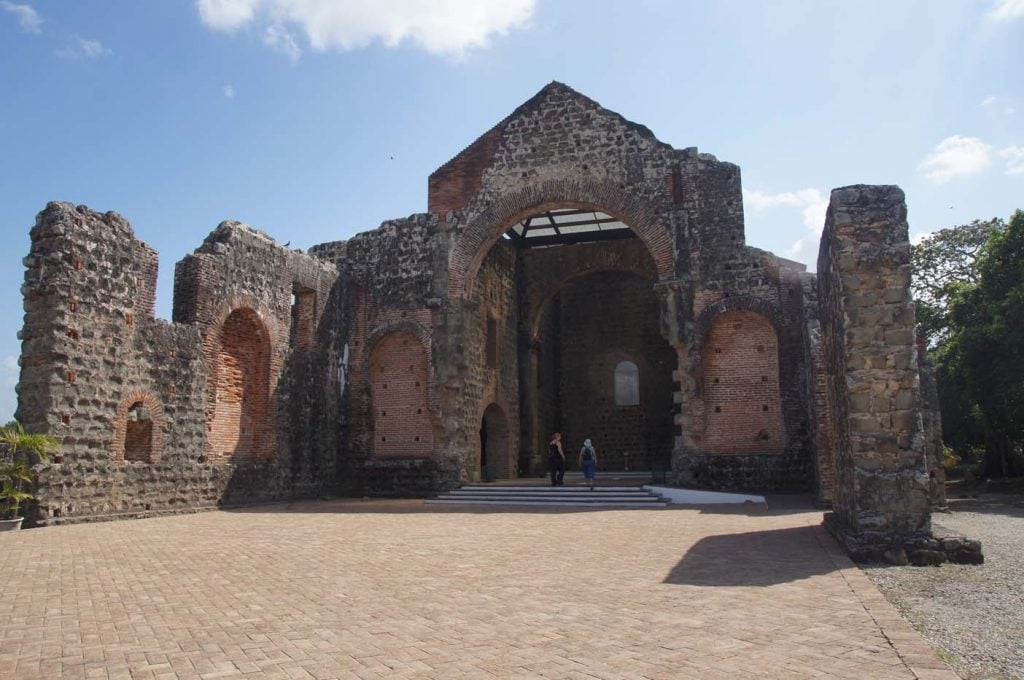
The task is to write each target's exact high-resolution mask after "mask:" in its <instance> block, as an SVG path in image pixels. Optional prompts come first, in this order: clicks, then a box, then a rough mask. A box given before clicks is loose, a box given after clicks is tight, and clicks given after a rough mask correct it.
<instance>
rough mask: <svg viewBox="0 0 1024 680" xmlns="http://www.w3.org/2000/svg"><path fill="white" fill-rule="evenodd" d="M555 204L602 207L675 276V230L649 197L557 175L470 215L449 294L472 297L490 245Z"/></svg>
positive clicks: (451, 267)
mask: <svg viewBox="0 0 1024 680" xmlns="http://www.w3.org/2000/svg"><path fill="white" fill-rule="evenodd" d="M554 208H583V209H587V210H600V211H601V212H604V213H607V214H609V215H611V216H613V217H615V218H617V219H618V220H619V221H621V222H622V223H623V224H625V225H627V226H629V227H630V228H631V229H632V230H633V231H634V232H635V233H636V234H637V236H639V237H640V239H641V240H642V241H643V242H644V245H646V246H647V249H648V250H649V251H650V253H651V257H653V258H654V264H655V268H656V269H657V272H658V279H659V280H669V279H671V278H672V277H673V275H674V267H673V258H672V256H673V242H672V235H671V233H670V231H669V229H668V227H667V226H666V225H665V223H664V221H663V220H662V219H661V217H660V216H659V215H658V214H657V211H656V210H654V209H652V207H651V204H650V202H649V201H648V200H645V199H643V198H641V197H640V196H639V195H637V194H635V193H632V192H628V191H626V190H625V189H624V188H622V186H621V185H619V184H615V183H611V182H602V181H597V180H590V179H582V178H577V179H571V180H569V179H559V180H548V181H545V182H540V183H537V184H531V185H529V186H526V187H524V188H522V189H520V190H518V191H512V192H509V193H507V194H505V195H503V196H502V197H501V198H499V199H498V200H496V201H494V202H493V203H491V204H490V205H488V206H487V207H486V208H485V209H484V210H483V211H482V212H480V213H479V214H477V215H476V216H475V217H473V218H472V219H471V220H470V222H469V223H468V224H467V225H466V227H465V229H464V230H463V232H462V234H461V235H460V236H459V239H458V242H457V243H456V245H455V248H454V249H453V250H452V254H451V259H450V260H449V264H448V295H449V296H450V297H451V298H460V297H468V295H469V294H470V292H472V289H473V284H474V281H475V280H476V274H477V271H478V270H479V269H480V265H481V264H482V263H483V260H484V257H486V255H487V253H488V251H490V249H491V246H493V245H494V243H495V242H496V241H497V240H498V239H499V238H501V237H502V235H503V234H504V233H505V232H506V231H508V229H509V228H510V227H511V226H512V225H513V224H515V223H516V222H518V221H520V220H523V219H525V218H526V217H529V216H530V215H533V214H535V213H538V212H542V211H544V210H551V209H554Z"/></svg>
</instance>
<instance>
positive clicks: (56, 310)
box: [17, 83, 939, 554]
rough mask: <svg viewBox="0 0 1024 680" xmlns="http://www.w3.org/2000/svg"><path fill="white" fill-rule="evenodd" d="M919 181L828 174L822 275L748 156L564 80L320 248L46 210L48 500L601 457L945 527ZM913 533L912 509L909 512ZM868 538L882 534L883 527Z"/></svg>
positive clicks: (32, 257) (44, 490) (55, 508)
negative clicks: (922, 286)
mask: <svg viewBox="0 0 1024 680" xmlns="http://www.w3.org/2000/svg"><path fill="white" fill-rule="evenodd" d="M909 255H910V246H909V242H908V239H907V223H906V208H905V203H904V200H903V195H902V192H901V191H900V190H899V189H898V188H896V187H890V186H863V185H858V186H853V187H845V188H842V189H837V190H835V191H833V193H832V202H831V204H830V207H829V211H828V216H827V220H826V224H825V230H824V234H823V237H822V243H821V253H820V256H819V261H818V264H817V273H816V274H813V273H808V272H807V271H806V267H804V266H803V265H800V264H798V263H795V262H791V261H788V260H785V259H783V258H780V257H777V256H775V255H773V254H771V253H768V252H765V251H762V250H759V249H757V248H753V247H751V246H748V245H746V242H745V233H744V221H743V200H742V193H741V183H740V172H739V168H738V167H737V166H735V165H733V164H731V163H727V162H723V161H719V160H717V159H716V158H715V157H714V156H711V155H709V154H706V153H700V152H698V150H697V149H695V148H689V149H683V150H678V149H674V148H672V147H670V146H669V145H667V144H664V143H662V142H660V141H658V140H657V139H656V138H655V137H654V135H653V134H652V133H651V132H650V131H649V130H648V129H647V128H645V127H643V126H641V125H637V124H635V123H632V122H630V121H627V120H625V119H624V118H622V117H621V116H619V115H618V114H616V113H613V112H611V111H608V110H606V109H603V108H602V107H601V106H599V105H598V104H597V103H595V102H594V101H592V100H590V99H588V98H586V97H585V96H583V95H581V94H579V93H577V92H575V91H574V90H572V89H571V88H569V87H567V86H565V85H562V84H560V83H552V84H550V85H548V86H547V87H545V88H544V89H542V90H541V91H540V92H539V93H538V94H537V95H536V96H534V97H533V98H532V99H530V100H529V101H527V102H526V103H524V104H523V105H522V106H520V107H519V108H518V109H516V110H515V111H514V112H513V113H512V114H511V115H509V116H508V117H507V118H506V119H504V120H503V121H501V122H500V123H498V124H497V125H496V126H495V127H493V128H492V129H491V130H489V131H488V132H486V133H485V134H484V135H482V136H481V137H479V138H478V139H477V140H476V141H474V142H473V143H472V144H470V145H469V146H468V147H467V148H466V149H464V150H463V151H462V152H461V153H459V154H458V155H456V156H455V157H454V158H453V159H452V160H450V161H449V162H448V163H446V164H444V165H443V166H442V167H441V168H439V169H438V170H437V171H435V172H434V173H433V174H432V175H431V176H430V178H429V182H428V206H427V212H426V213H423V214H417V215H412V216H410V217H407V218H403V219H396V220H391V221H388V222H385V223H384V224H382V225H381V226H380V227H378V228H377V229H374V230H372V231H367V232H364V233H360V234H357V235H356V236H353V237H351V238H349V239H348V240H345V241H337V242H331V243H324V244H321V245H318V246H314V247H313V248H311V249H310V250H309V251H308V252H305V253H304V252H301V251H296V250H290V249H288V248H286V247H284V246H281V245H279V244H277V243H276V242H275V241H274V240H273V239H271V238H270V237H268V236H267V235H265V234H263V233H261V232H259V231H256V230H254V229H252V228H250V227H248V226H247V225H243V224H239V223H236V222H224V223H222V224H221V225H219V226H218V227H217V228H216V229H215V230H214V231H213V232H212V233H211V234H210V235H209V236H208V237H207V238H206V240H205V241H204V242H203V244H202V245H201V246H200V247H199V248H198V249H197V250H196V251H195V252H194V253H192V254H190V255H187V256H186V257H185V258H184V259H183V260H181V261H180V262H178V264H177V266H176V268H175V287H174V304H173V317H172V321H171V322H167V321H163V320H160V319H156V318H155V317H154V300H155V286H156V271H157V254H156V252H155V251H153V250H152V249H151V248H149V247H148V246H147V245H146V244H145V243H143V242H142V241H140V240H138V239H136V238H135V235H134V232H133V230H132V228H131V227H130V225H129V224H128V222H127V221H126V220H125V219H124V218H122V217H121V216H119V215H117V214H116V213H110V212H108V213H105V214H101V213H97V212H94V211H92V210H90V209H88V208H86V207H84V206H78V207H76V206H73V205H71V204H67V203H51V204H49V205H48V206H47V207H46V209H45V210H44V211H43V212H41V213H40V214H39V216H38V218H37V222H36V225H35V227H34V228H33V230H32V247H31V251H30V253H29V255H28V257H27V258H26V260H25V264H26V267H27V272H26V276H25V285H24V287H23V293H24V296H25V311H26V313H25V324H24V328H23V330H22V335H21V337H22V341H23V352H22V359H21V379H20V382H19V385H18V393H19V407H18V412H17V418H18V419H19V420H20V421H21V422H22V423H24V424H25V426H26V427H27V428H28V429H29V430H30V431H37V432H48V433H50V434H53V435H55V436H57V437H59V438H60V439H61V441H62V448H61V452H60V455H59V456H58V457H57V458H56V459H55V461H54V462H53V463H52V464H51V465H49V466H48V467H47V468H46V469H45V470H44V471H43V473H42V475H41V478H40V485H39V493H38V496H39V503H38V521H40V522H41V523H59V522H64V521H83V520H90V519H105V518H113V517H121V516H139V515H148V514H159V513H165V512H181V511H191V510H195V509H201V508H208V507H216V506H218V505H230V504H240V503H250V502H261V501H271V500H282V499H289V498H301V497H318V496H324V495H349V494H359V495H427V494H431V493H434V492H437V491H440V490H444V489H449V488H453V487H456V486H458V485H460V484H462V483H466V482H469V481H480V480H488V479H496V478H514V477H521V476H536V475H538V474H542V473H543V471H544V469H545V466H546V455H547V441H548V439H549V437H550V435H551V433H552V432H554V431H561V432H562V433H563V434H564V438H565V440H566V442H567V448H568V450H569V453H570V455H569V458H570V460H572V459H573V458H574V453H575V450H578V448H579V445H580V443H581V442H582V440H583V439H584V438H585V437H590V438H591V439H593V440H594V441H595V442H596V444H597V446H598V447H599V451H600V452H601V461H602V468H603V469H606V470H624V469H633V470H654V471H655V472H656V473H660V472H664V474H665V475H666V477H667V478H668V480H669V481H670V482H674V483H677V484H681V485H687V486H692V487H698V488H709V489H722V490H750V489H756V490H762V491H810V492H813V493H814V494H815V495H816V497H817V498H818V499H819V500H820V501H821V502H822V503H830V504H831V505H832V506H833V508H834V513H833V517H834V520H833V521H832V524H833V525H834V529H835V531H836V532H837V534H838V535H841V536H846V537H849V540H848V548H850V549H851V551H855V550H858V549H862V547H861V548H858V547H857V546H863V545H868V546H869V547H868V548H863V550H873V549H874V548H872V547H870V546H876V547H877V546H879V545H888V544H889V543H892V541H894V540H895V541H897V542H900V541H903V542H904V543H906V542H907V541H910V543H913V541H914V540H918V539H920V538H921V537H925V538H927V537H928V536H930V525H929V507H930V505H931V504H934V503H935V502H937V501H939V499H938V498H937V494H936V492H935V488H936V485H935V484H934V482H933V477H934V472H935V470H936V464H935V461H936V460H937V456H938V453H937V452H936V451H933V450H932V449H934V448H935V447H934V443H932V442H934V437H930V436H929V434H930V433H929V432H928V431H926V428H925V423H931V424H932V425H931V427H934V423H936V422H937V419H936V418H934V417H931V416H933V415H934V414H933V410H932V409H930V408H929V407H928V405H927V400H923V399H922V394H921V390H920V373H919V365H918V352H917V347H916V344H915V342H914V314H913V303H912V300H911V298H910V293H909V283H910V268H909V266H910V265H909ZM893 537H897V538H893ZM865 554H866V553H865Z"/></svg>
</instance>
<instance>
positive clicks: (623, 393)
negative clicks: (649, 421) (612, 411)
mask: <svg viewBox="0 0 1024 680" xmlns="http://www.w3.org/2000/svg"><path fill="white" fill-rule="evenodd" d="M639 404H640V369H638V368H637V366H636V364H634V363H633V362H632V361H620V362H619V364H618V365H617V366H616V367H615V405H616V406H638V405H639Z"/></svg>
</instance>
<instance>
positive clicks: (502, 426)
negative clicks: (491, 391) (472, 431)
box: [479, 403, 516, 480]
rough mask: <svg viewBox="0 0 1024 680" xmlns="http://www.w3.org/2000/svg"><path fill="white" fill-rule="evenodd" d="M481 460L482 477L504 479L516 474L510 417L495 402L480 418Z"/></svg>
mask: <svg viewBox="0 0 1024 680" xmlns="http://www.w3.org/2000/svg"><path fill="white" fill-rule="evenodd" d="M479 461H480V477H481V479H485V480H488V479H503V478H509V477H514V476H515V475H516V461H515V458H514V457H513V454H512V441H511V437H510V435H509V427H508V417H507V416H506V415H505V411H504V410H502V408H501V407H500V406H498V405H497V404H494V403H492V404H491V405H490V406H488V407H487V408H486V409H484V413H483V416H482V417H481V418H480V458H479Z"/></svg>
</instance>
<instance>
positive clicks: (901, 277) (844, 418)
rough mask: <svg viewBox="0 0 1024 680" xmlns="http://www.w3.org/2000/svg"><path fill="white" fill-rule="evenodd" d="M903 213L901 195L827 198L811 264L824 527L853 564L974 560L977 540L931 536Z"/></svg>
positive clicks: (884, 190) (862, 189) (848, 190)
mask: <svg viewBox="0 0 1024 680" xmlns="http://www.w3.org/2000/svg"><path fill="white" fill-rule="evenodd" d="M906 216H907V209H906V203H905V202H904V195H903V191H902V190H900V189H899V187H895V186H865V185H856V186H850V187H843V188H840V189H835V190H834V191H833V192H832V199H831V203H830V204H829V208H828V214H827V217H826V221H825V230H824V233H823V234H822V240H821V250H820V252H819V256H818V290H819V305H820V312H821V314H820V317H821V324H822V342H823V348H824V357H825V365H826V367H827V370H828V373H829V381H828V389H829V393H830V399H829V405H830V408H831V410H832V422H833V425H834V431H833V433H832V434H833V436H832V442H831V443H832V445H833V446H834V451H835V459H836V474H837V476H836V488H835V494H834V504H833V507H834V512H832V513H829V514H828V515H826V526H828V528H829V529H830V531H832V533H833V534H834V535H835V536H836V537H837V538H838V539H839V540H840V542H841V543H842V544H843V545H844V547H845V548H846V550H847V551H848V552H849V553H850V555H851V556H852V557H853V558H854V559H857V560H862V561H890V562H895V563H905V562H906V561H908V560H909V561H911V562H914V563H918V564H926V563H937V562H941V561H945V559H947V558H951V559H957V561H973V560H974V559H980V545H979V544H977V542H974V541H961V543H958V544H953V543H949V544H948V545H947V544H946V542H945V541H938V540H936V539H935V538H934V537H933V536H932V531H931V516H930V512H929V475H928V469H927V460H926V457H925V432H924V424H923V420H922V400H921V394H920V378H919V375H918V363H917V346H916V342H915V332H914V325H915V317H914V303H913V300H912V299H911V296H910V242H909V239H908V229H907V220H906ZM967 544H970V545H967Z"/></svg>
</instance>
